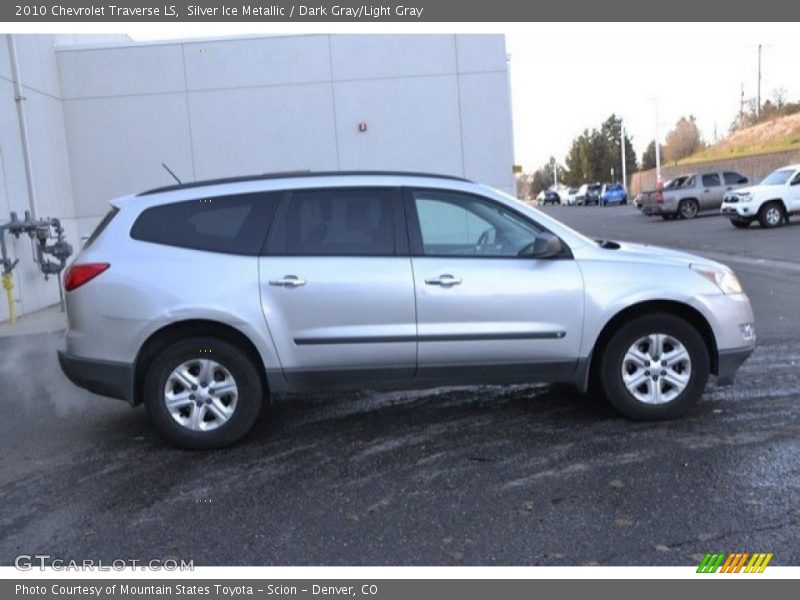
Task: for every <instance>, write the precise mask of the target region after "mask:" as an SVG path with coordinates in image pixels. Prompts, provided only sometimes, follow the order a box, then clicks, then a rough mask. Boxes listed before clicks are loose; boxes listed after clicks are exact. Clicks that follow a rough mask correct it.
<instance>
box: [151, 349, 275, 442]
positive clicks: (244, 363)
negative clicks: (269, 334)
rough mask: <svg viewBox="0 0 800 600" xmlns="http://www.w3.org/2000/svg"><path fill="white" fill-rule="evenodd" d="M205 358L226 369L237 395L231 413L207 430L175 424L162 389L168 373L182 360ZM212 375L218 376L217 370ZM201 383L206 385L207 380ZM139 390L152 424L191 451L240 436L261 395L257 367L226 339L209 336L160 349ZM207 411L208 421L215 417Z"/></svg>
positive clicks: (254, 415) (249, 424)
mask: <svg viewBox="0 0 800 600" xmlns="http://www.w3.org/2000/svg"><path fill="white" fill-rule="evenodd" d="M209 358H210V359H213V361H214V362H216V363H218V364H219V365H220V366H221V367H222V368H223V369H224V370H227V372H228V373H229V375H230V376H231V377H232V378H233V381H234V382H235V384H236V388H237V392H238V394H237V397H236V403H235V407H234V409H233V414H232V415H231V416H230V417H229V418H228V420H227V421H225V422H223V423H222V424H221V425H219V426H217V427H216V428H214V429H211V430H209V431H195V430H192V429H189V428H188V427H185V426H183V425H181V424H180V423H178V421H177V420H176V418H173V416H172V415H171V414H170V412H169V410H168V409H167V406H166V401H165V388H166V386H167V381H168V378H169V377H170V375H171V374H172V372H173V371H174V370H175V369H176V368H177V367H178V366H180V365H181V364H182V363H185V362H191V361H193V360H202V359H209ZM215 376H216V377H217V378H220V377H221V376H222V373H221V371H218V372H217V373H216V374H215ZM213 377H214V376H212V378H213ZM198 379H199V378H198ZM201 383H206V384H207V385H208V382H201ZM198 385H201V384H200V383H198ZM179 387H180V386H179ZM202 387H203V389H207V388H205V386H202ZM210 387H211V386H210V385H208V388H210ZM143 389H144V404H145V408H146V409H147V415H148V417H149V418H150V421H151V423H152V424H153V427H155V429H156V430H157V431H158V432H159V433H160V434H161V435H162V436H163V437H164V438H166V439H167V440H168V441H170V442H171V443H173V444H175V445H177V446H181V447H182V448H188V449H191V450H208V449H213V448H222V447H224V446H227V445H229V444H232V443H234V442H236V441H238V440H239V439H241V438H242V437H243V436H244V435H245V434H246V433H247V432H248V431H249V430H250V429H251V427H252V426H253V424H254V423H255V421H256V418H257V417H258V414H259V412H260V410H261V403H262V399H263V394H264V389H263V384H262V378H261V376H260V374H259V371H258V368H257V367H256V366H255V365H254V364H253V361H252V360H251V359H250V358H249V357H248V356H247V354H246V353H245V352H243V351H242V350H241V349H239V348H238V347H236V346H235V345H233V344H232V343H230V342H227V341H225V340H221V339H219V338H215V337H209V336H197V337H192V338H186V339H183V340H179V341H177V342H175V343H173V344H172V345H170V346H168V347H167V348H165V349H164V350H163V351H161V352H160V353H159V354H158V355H157V356H156V357H155V358H154V359H153V361H152V362H151V363H150V366H149V368H148V370H147V372H146V373H145V377H144V388H143ZM231 398H232V397H226V398H224V399H223V400H222V402H225V401H227V402H229V403H230V402H231V401H232V400H231ZM197 406H200V405H199V404H198V405H197ZM185 410H187V411H189V410H191V411H194V408H193V407H192V406H189V407H187V408H186V409H185ZM208 412H210V411H205V412H204V415H205V416H206V417H210V419H208V420H209V421H211V420H214V419H216V417H214V415H209V414H207V413H208ZM204 418H205V417H204Z"/></svg>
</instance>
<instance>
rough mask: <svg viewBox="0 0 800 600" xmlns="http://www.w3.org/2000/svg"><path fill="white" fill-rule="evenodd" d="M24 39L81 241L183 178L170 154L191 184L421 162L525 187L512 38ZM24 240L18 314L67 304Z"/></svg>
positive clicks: (9, 169) (37, 173)
mask: <svg viewBox="0 0 800 600" xmlns="http://www.w3.org/2000/svg"><path fill="white" fill-rule="evenodd" d="M7 37H8V36H6V35H0V115H2V118H0V222H4V221H6V220H7V218H8V214H9V212H10V211H16V212H17V213H18V214H19V215H20V217H21V216H22V215H23V213H24V211H25V210H27V209H28V190H27V185H26V181H25V171H24V162H23V153H22V143H21V138H20V131H19V124H18V120H17V114H16V102H15V100H14V91H13V81H12V75H11V64H10V60H9V52H8V41H7ZM14 37H15V41H16V44H17V53H18V60H19V64H20V74H21V79H22V82H23V85H24V96H25V100H24V101H23V102H24V105H25V110H26V114H27V121H28V126H29V137H30V151H31V156H32V165H33V171H34V179H35V185H34V187H35V190H36V198H37V205H38V211H39V216H40V217H58V218H60V219H61V220H62V222H63V223H64V225H65V228H66V230H67V237H68V240H69V242H70V243H72V244H73V246H75V247H76V248H77V247H78V246H79V236H85V235H88V234H89V233H90V231H91V230H92V228H93V227H94V226H95V224H96V223H97V222H98V221H99V219H100V218H101V217H102V215H103V214H104V213H105V212H106V211H107V209H108V205H107V202H108V200H109V199H110V198H113V197H115V196H120V195H124V194H130V193H136V192H139V191H141V190H144V189H146V188H148V187H155V186H159V185H166V184H170V183H172V179H171V178H170V176H169V175H168V174H167V173H166V172H165V171H164V169H163V168H162V167H161V163H162V162H164V163H166V164H168V165H169V166H170V168H172V169H173V170H174V171H175V172H176V173H177V174H178V175H179V176H180V177H181V178H182V179H184V180H193V179H205V178H213V177H224V176H232V175H246V174H253V173H260V172H269V171H286V170H298V169H312V170H339V169H342V170H359V169H387V170H418V171H428V172H438V173H444V174H452V175H459V176H465V177H468V178H470V179H475V180H478V181H482V182H485V183H489V184H491V185H494V186H497V187H499V188H502V189H505V190H506V191H508V192H511V193H513V191H514V180H513V175H512V172H511V165H512V162H513V154H512V152H513V151H512V138H511V115H510V99H509V90H508V83H507V81H508V80H507V76H508V75H507V65H506V53H505V43H504V39H503V36H501V35H397V36H395V35H391V36H389V35H341V36H330V35H310V36H268V37H259V38H251V39H233V40H210V41H187V42H181V43H157V44H135V43H132V42H130V40H129V39H127V38H125V37H124V36H72V35H70V36H65V35H56V36H46V35H36V36H23V35H18V36H14ZM90 44H93V45H90ZM98 44H104V45H98ZM359 123H365V124H366V125H367V131H366V132H359V131H358V125H359ZM10 246H11V250H12V253H13V254H14V255H15V256H16V257H19V258H20V266H19V267H18V268H17V269H16V270H15V271H14V280H15V295H16V298H17V312H18V314H24V313H26V312H31V311H34V310H37V309H39V308H43V307H45V306H48V305H51V304H53V303H55V302H57V301H58V287H57V284H56V283H55V281H54V280H53V279H51V280H50V282H45V281H44V277H43V275H42V274H41V273H40V272H39V271H38V269H37V268H36V266H35V265H34V264H33V261H32V248H31V245H30V241H29V240H28V239H27V238H24V239H20V240H17V241H12V242H11V243H10ZM6 318H7V310H6V306H5V302H4V301H0V320H5V319H6Z"/></svg>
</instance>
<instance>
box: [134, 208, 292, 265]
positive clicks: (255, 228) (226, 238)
mask: <svg viewBox="0 0 800 600" xmlns="http://www.w3.org/2000/svg"><path fill="white" fill-rule="evenodd" d="M279 198H280V196H279V195H278V194H269V193H257V194H242V195H235V196H219V197H205V198H198V199H196V200H189V201H186V202H175V203H172V204H164V205H161V206H154V207H152V208H148V209H146V210H144V211H143V212H142V214H141V215H139V218H138V219H136V222H135V223H134V224H133V227H132V228H131V237H132V238H133V239H135V240H140V241H143V242H153V243H155V244H164V245H167V246H178V247H180V248H192V249H194V250H206V251H209V252H222V253H225V254H244V255H252V256H255V255H257V254H259V252H260V251H261V246H262V244H263V243H264V238H265V237H266V234H267V229H268V228H269V224H270V221H271V220H272V217H273V216H274V214H275V210H276V209H277V206H278V201H279Z"/></svg>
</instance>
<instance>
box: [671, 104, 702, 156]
mask: <svg viewBox="0 0 800 600" xmlns="http://www.w3.org/2000/svg"><path fill="white" fill-rule="evenodd" d="M703 148H705V142H703V138H702V137H701V136H700V129H699V128H698V127H697V122H696V120H695V118H694V116H692V115H689V118H686V117H681V118H680V119H678V122H677V123H676V124H675V128H674V129H673V130H672V131H670V132H669V133H667V138H666V140H665V144H664V157H665V158H666V159H667V160H669V161H672V162H678V161H679V160H681V159H682V158H686V157H687V156H691V155H692V154H694V153H695V152H697V151H699V150H702V149H703Z"/></svg>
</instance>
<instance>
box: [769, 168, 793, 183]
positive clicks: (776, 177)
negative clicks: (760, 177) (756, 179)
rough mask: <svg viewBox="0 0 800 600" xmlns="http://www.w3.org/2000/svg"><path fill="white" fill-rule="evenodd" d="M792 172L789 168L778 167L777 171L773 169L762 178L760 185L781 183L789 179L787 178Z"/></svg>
mask: <svg viewBox="0 0 800 600" xmlns="http://www.w3.org/2000/svg"><path fill="white" fill-rule="evenodd" d="M793 173H794V171H792V170H791V169H780V170H778V171H773V172H772V173H770V174H769V175H767V176H766V177H765V178H764V181H762V182H761V185H783V184H784V183H786V182H787V181H789V178H790V177H791V176H792V174H793Z"/></svg>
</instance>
